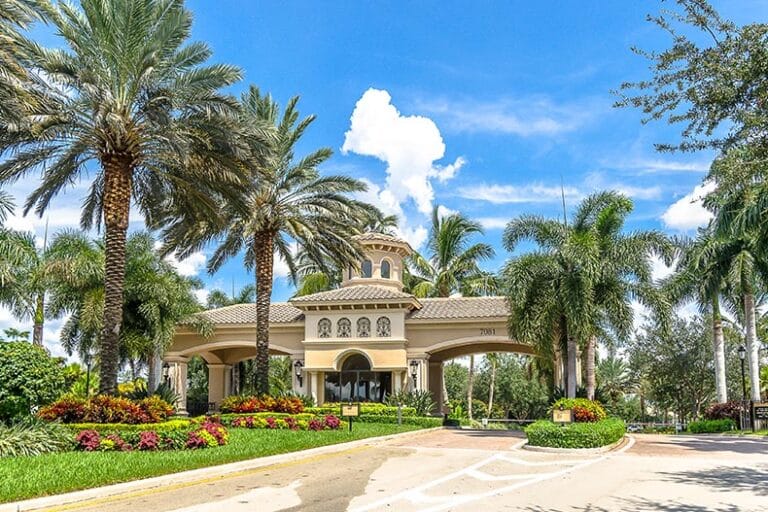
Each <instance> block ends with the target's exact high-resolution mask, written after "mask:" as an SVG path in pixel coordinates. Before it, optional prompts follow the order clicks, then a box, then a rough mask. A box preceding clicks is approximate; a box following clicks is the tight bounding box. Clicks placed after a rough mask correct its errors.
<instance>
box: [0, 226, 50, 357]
mask: <svg viewBox="0 0 768 512" xmlns="http://www.w3.org/2000/svg"><path fill="white" fill-rule="evenodd" d="M0 282H2V291H0V304H3V305H5V306H7V307H9V308H10V310H11V312H12V314H13V316H14V317H16V318H17V319H19V320H22V321H27V320H32V322H33V328H32V342H33V343H34V344H35V345H38V346H42V345H43V327H44V323H45V293H46V290H47V285H46V275H45V248H43V249H42V250H41V249H38V248H37V245H36V241H35V237H34V235H33V234H32V233H25V232H20V231H13V230H9V229H2V230H0Z"/></svg>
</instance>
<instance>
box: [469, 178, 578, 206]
mask: <svg viewBox="0 0 768 512" xmlns="http://www.w3.org/2000/svg"><path fill="white" fill-rule="evenodd" d="M563 194H565V198H566V199H579V198H581V197H582V194H581V192H579V190H578V189H576V188H574V187H562V188H561V187H560V186H559V185H558V186H549V185H543V184H536V183H534V184H530V185H521V186H518V185H497V184H491V185H489V184H482V185H474V186H470V187H464V188H463V189H461V190H460V191H459V196H461V197H463V198H465V199H474V200H478V201H487V202H489V203H493V204H509V203H552V202H557V201H561V200H562V198H563Z"/></svg>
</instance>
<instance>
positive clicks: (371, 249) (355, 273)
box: [341, 233, 413, 291]
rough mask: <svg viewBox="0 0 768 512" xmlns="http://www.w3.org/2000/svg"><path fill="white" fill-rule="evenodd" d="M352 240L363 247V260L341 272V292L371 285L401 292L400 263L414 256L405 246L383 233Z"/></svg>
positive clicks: (403, 241) (401, 267)
mask: <svg viewBox="0 0 768 512" xmlns="http://www.w3.org/2000/svg"><path fill="white" fill-rule="evenodd" d="M355 240H357V242H358V243H359V244H360V245H361V246H362V247H363V254H364V256H363V260H362V261H361V262H360V263H359V264H358V266H357V268H355V267H348V268H347V269H346V270H345V271H344V280H343V281H342V282H341V286H342V288H347V287H350V286H361V285H366V286H371V285H373V286H382V287H386V288H394V289H396V290H397V291H401V290H402V289H403V266H404V265H403V259H404V258H405V257H407V256H409V255H410V254H412V253H413V249H411V246H410V245H408V242H406V241H405V240H401V239H399V238H397V237H394V236H391V235H385V234H383V233H364V234H362V235H359V236H357V237H356V238H355Z"/></svg>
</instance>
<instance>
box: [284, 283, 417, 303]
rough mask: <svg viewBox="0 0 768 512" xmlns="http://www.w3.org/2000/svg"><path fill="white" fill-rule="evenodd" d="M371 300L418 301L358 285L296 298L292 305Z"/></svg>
mask: <svg viewBox="0 0 768 512" xmlns="http://www.w3.org/2000/svg"><path fill="white" fill-rule="evenodd" d="M369 300H387V301H389V300H408V301H413V300H416V299H415V298H414V297H413V295H411V294H409V293H403V292H400V291H397V290H396V289H394V288H390V287H385V286H375V285H356V286H347V287H345V288H336V289H335V290H329V291H327V292H320V293H313V294H311V295H304V296H301V297H294V298H293V299H291V300H290V302H291V304H304V303H310V302H343V301H348V302H355V301H369Z"/></svg>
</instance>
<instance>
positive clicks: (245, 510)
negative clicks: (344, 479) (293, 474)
mask: <svg viewBox="0 0 768 512" xmlns="http://www.w3.org/2000/svg"><path fill="white" fill-rule="evenodd" d="M300 486H301V481H300V480H295V481H294V482H292V483H291V484H289V485H287V486H285V487H259V488H258V489H253V490H251V491H249V492H247V493H244V494H238V495H236V496H232V497H231V498H227V499H225V500H220V501H212V502H208V503H200V504H199V505H192V506H191V507H185V508H179V509H176V510H173V511H171V512H219V511H222V510H226V511H227V512H253V511H254V510H258V511H259V512H278V511H279V510H285V509H287V508H291V507H298V506H299V505H301V498H300V497H299V495H298V493H297V492H296V489H298V488H299V487H300Z"/></svg>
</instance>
